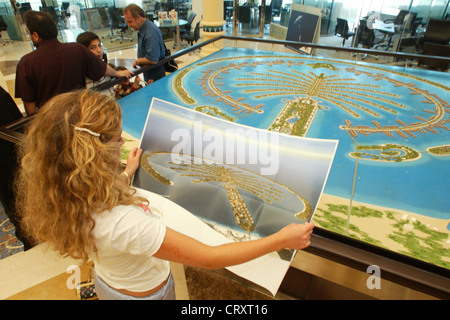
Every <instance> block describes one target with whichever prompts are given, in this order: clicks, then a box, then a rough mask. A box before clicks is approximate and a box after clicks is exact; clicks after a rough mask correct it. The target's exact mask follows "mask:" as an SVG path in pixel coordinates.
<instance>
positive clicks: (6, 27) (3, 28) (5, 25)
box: [0, 16, 13, 45]
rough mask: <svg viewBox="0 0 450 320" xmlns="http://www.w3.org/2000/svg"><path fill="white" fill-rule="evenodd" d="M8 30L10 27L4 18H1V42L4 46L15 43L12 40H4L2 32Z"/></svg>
mask: <svg viewBox="0 0 450 320" xmlns="http://www.w3.org/2000/svg"><path fill="white" fill-rule="evenodd" d="M6 30H8V25H7V24H6V22H5V20H3V17H2V16H0V41H1V42H2V44H3V45H5V44H6V43H7V42H11V43H12V42H13V41H12V40H11V39H3V37H2V31H6Z"/></svg>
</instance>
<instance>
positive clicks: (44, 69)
mask: <svg viewBox="0 0 450 320" xmlns="http://www.w3.org/2000/svg"><path fill="white" fill-rule="evenodd" d="M23 19H24V22H25V24H26V30H27V32H28V35H29V36H30V39H31V41H32V42H33V45H34V46H35V47H36V48H37V49H36V50H35V51H33V52H30V53H28V54H26V55H25V56H23V57H22V59H20V61H19V63H18V65H17V70H16V92H15V96H16V98H22V100H23V104H24V107H25V110H26V112H27V114H28V115H30V114H32V113H34V112H35V111H36V110H37V109H38V108H39V107H40V106H42V105H43V104H44V103H45V102H46V101H47V100H48V99H50V98H51V97H53V96H55V95H57V94H59V93H63V92H68V91H71V90H74V89H81V88H85V86H86V77H88V78H89V79H92V80H94V81H97V80H99V79H100V78H102V77H103V76H105V75H106V76H110V77H117V78H121V77H126V78H127V79H129V78H131V76H132V73H131V72H130V71H128V70H123V71H116V70H115V69H113V68H111V67H110V66H109V65H108V64H107V63H105V62H103V61H101V60H100V59H98V58H97V57H96V56H95V55H94V54H93V53H92V52H90V51H89V50H88V49H87V48H86V47H84V46H82V45H80V44H78V43H60V42H59V41H58V39H57V36H58V29H57V28H56V25H55V23H54V22H53V19H52V17H51V15H50V14H48V13H47V12H38V11H31V10H30V11H27V12H26V13H25V14H24V15H23Z"/></svg>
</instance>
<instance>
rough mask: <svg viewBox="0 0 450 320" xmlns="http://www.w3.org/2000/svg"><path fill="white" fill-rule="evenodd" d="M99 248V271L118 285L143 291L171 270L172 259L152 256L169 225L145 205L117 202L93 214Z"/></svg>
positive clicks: (95, 259)
mask: <svg viewBox="0 0 450 320" xmlns="http://www.w3.org/2000/svg"><path fill="white" fill-rule="evenodd" d="M93 219H94V220H95V227H94V229H93V236H94V239H95V244H96V246H97V249H98V252H97V256H96V255H95V254H94V255H93V256H92V259H93V260H94V262H95V272H96V273H97V275H98V276H99V277H100V278H101V279H102V280H103V281H105V282H106V283H107V284H109V285H110V286H111V287H113V288H116V289H126V290H129V291H134V292H143V291H147V290H150V289H153V288H155V287H156V286H158V285H160V284H161V283H162V282H163V281H164V280H166V279H167V277H168V276H169V273H170V265H169V262H168V261H164V260H160V259H157V258H154V257H152V256H153V254H155V253H156V252H157V251H158V250H159V248H160V247H161V244H162V242H163V240H164V236H165V234H166V225H165V222H164V220H163V219H162V217H161V216H160V215H159V214H158V213H157V212H151V211H150V209H149V208H147V207H146V206H145V205H142V207H141V206H134V205H128V206H123V205H121V206H117V207H115V208H114V209H113V210H111V211H104V212H103V213H102V214H97V215H94V216H93Z"/></svg>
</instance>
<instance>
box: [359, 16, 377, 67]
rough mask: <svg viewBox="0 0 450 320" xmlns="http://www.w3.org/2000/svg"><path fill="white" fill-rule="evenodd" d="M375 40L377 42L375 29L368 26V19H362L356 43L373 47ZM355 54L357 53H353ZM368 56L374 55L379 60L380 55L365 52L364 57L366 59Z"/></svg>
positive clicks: (365, 46)
mask: <svg viewBox="0 0 450 320" xmlns="http://www.w3.org/2000/svg"><path fill="white" fill-rule="evenodd" d="M374 42H375V32H374V31H373V29H370V28H369V27H368V26H367V20H364V19H362V20H360V21H359V26H358V30H357V31H356V43H357V44H358V45H360V44H361V45H362V47H363V48H365V49H370V48H372V47H373V45H374ZM353 56H356V54H353ZM368 56H372V57H374V58H375V59H377V60H378V56H376V55H373V54H368V53H366V54H364V56H363V57H362V59H363V60H364V59H365V58H367V57H368Z"/></svg>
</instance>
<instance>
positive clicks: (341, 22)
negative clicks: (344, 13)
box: [334, 18, 355, 47]
mask: <svg viewBox="0 0 450 320" xmlns="http://www.w3.org/2000/svg"><path fill="white" fill-rule="evenodd" d="M334 35H335V36H338V37H341V38H343V39H342V44H341V47H343V46H344V45H345V40H348V39H349V38H351V37H353V36H354V35H355V32H353V31H349V30H348V22H347V20H345V19H341V18H337V24H336V28H335V29H334Z"/></svg>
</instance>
